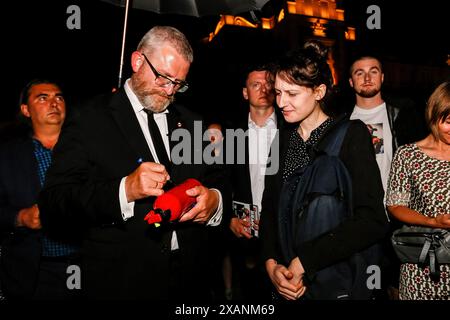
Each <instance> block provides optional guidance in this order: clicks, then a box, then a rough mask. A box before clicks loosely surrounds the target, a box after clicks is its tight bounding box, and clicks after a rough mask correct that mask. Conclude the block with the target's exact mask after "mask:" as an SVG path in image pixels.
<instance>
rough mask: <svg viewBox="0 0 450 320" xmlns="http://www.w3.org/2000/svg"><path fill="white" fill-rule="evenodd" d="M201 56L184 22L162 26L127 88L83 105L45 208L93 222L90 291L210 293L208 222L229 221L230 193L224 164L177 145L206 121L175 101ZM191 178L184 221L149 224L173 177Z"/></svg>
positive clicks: (87, 264) (87, 263)
mask: <svg viewBox="0 0 450 320" xmlns="http://www.w3.org/2000/svg"><path fill="white" fill-rule="evenodd" d="M192 60H193V51H192V48H191V46H190V45H189V42H188V41H187V39H186V38H185V36H184V35H183V34H182V33H181V32H180V31H178V30H177V29H175V28H172V27H161V26H158V27H154V28H152V29H151V30H150V31H149V32H147V34H145V35H144V37H143V38H142V40H141V42H140V43H139V45H138V48H137V51H135V52H133V54H132V56H131V66H132V70H133V75H132V76H131V78H130V79H128V80H127V81H126V83H125V85H124V88H123V89H121V90H119V91H118V92H117V93H114V94H112V95H108V96H102V97H99V98H96V99H94V100H93V101H91V102H90V103H88V104H87V105H86V106H85V107H84V108H81V109H79V112H78V114H76V115H75V116H74V117H73V119H71V120H69V121H68V122H67V126H66V128H64V130H63V133H62V136H61V140H60V142H59V144H58V145H57V147H56V148H55V152H54V162H53V166H52V167H51V168H50V169H49V172H48V177H47V181H46V185H45V187H44V190H43V192H42V195H41V198H40V206H41V207H42V215H47V217H48V219H49V220H58V221H65V222H66V223H71V220H73V219H76V220H77V221H78V220H80V219H81V220H83V221H84V222H85V225H86V226H87V227H88V231H87V233H86V239H85V246H84V248H83V253H84V255H83V264H82V268H81V275H82V284H83V286H84V287H83V289H84V290H85V293H86V296H87V297H88V298H89V299H152V300H169V299H170V301H189V300H196V299H197V300H198V299H201V301H205V300H206V299H208V298H209V297H208V294H209V293H210V290H209V288H208V282H209V281H208V276H207V272H206V271H207V263H208V260H209V252H208V251H207V245H208V232H207V228H208V227H214V226H217V225H219V224H220V223H221V220H222V211H223V207H222V204H227V203H229V201H230V200H229V195H228V194H229V192H228V191H227V190H228V189H229V188H228V187H227V185H226V183H227V179H225V177H224V174H223V172H224V171H223V170H222V168H221V167H220V166H218V165H211V166H206V165H205V164H204V163H200V164H197V163H194V152H202V150H194V145H197V143H194V141H192V143H191V146H190V147H189V148H190V150H185V151H190V152H187V153H188V154H189V153H190V159H189V161H183V162H182V163H181V164H179V161H174V160H175V159H174V157H176V156H177V154H175V152H174V153H173V154H171V150H172V148H173V147H174V142H173V141H171V139H170V137H171V135H172V132H173V131H174V130H176V129H185V130H187V131H188V132H189V133H190V134H191V135H190V136H191V139H193V137H194V134H193V133H194V121H195V120H200V118H199V117H198V116H197V115H195V114H194V113H192V112H191V111H189V110H188V109H186V108H184V107H182V106H180V105H177V104H174V103H173V102H174V96H175V94H176V93H177V92H184V91H186V90H187V89H188V84H187V83H186V81H185V80H186V76H187V74H188V71H189V67H190V64H191V63H192ZM199 138H200V139H201V138H202V137H199ZM175 142H176V141H175ZM200 145H201V144H200ZM184 156H185V155H184ZM183 159H184V158H183ZM187 178H196V179H198V180H199V181H200V182H201V183H202V184H203V186H198V187H194V188H192V189H189V190H187V191H186V193H187V194H188V195H189V196H192V197H195V198H196V205H195V206H194V207H193V208H192V209H190V210H189V211H188V212H186V213H185V214H184V215H183V216H182V217H181V219H180V221H179V222H176V223H163V224H161V225H160V226H159V227H156V226H154V225H148V224H147V222H146V221H144V217H145V216H146V214H147V213H148V212H149V211H150V210H151V209H152V208H153V203H154V201H155V199H156V197H157V196H160V195H162V194H163V193H164V192H165V191H167V189H168V188H169V184H168V182H171V183H172V182H173V183H175V184H179V183H182V182H183V181H184V180H186V179H187ZM61 212H62V215H63V216H61ZM58 214H59V215H60V216H57V215H58Z"/></svg>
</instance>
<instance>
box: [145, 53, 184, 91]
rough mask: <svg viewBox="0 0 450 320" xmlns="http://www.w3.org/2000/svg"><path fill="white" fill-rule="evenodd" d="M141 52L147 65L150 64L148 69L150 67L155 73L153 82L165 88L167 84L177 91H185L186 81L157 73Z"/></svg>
mask: <svg viewBox="0 0 450 320" xmlns="http://www.w3.org/2000/svg"><path fill="white" fill-rule="evenodd" d="M141 54H142V55H143V56H144V58H145V61H147V63H148V65H149V66H150V69H152V72H153V74H154V75H155V83H156V84H157V85H158V86H160V87H164V88H167V87H168V86H170V85H171V86H173V88H174V90H176V91H177V92H185V91H186V90H187V89H188V88H189V84H188V83H187V82H186V81H182V80H172V79H170V78H169V77H168V76H165V75H163V74H161V73H159V72H158V71H157V70H156V69H155V67H154V66H153V65H152V63H151V62H150V60H148V58H147V57H146V56H145V54H143V53H141Z"/></svg>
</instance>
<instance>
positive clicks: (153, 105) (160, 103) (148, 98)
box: [131, 74, 175, 113]
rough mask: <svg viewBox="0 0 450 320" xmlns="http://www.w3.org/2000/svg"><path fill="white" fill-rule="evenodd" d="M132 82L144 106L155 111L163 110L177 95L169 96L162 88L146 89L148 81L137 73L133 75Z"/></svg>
mask: <svg viewBox="0 0 450 320" xmlns="http://www.w3.org/2000/svg"><path fill="white" fill-rule="evenodd" d="M131 84H132V87H133V91H134V93H135V94H136V96H137V98H138V99H139V102H140V103H141V104H142V106H143V107H144V108H145V109H146V110H150V111H152V112H153V113H160V112H163V111H164V110H166V109H167V107H168V106H169V105H170V104H171V103H173V102H174V101H175V96H168V95H166V94H165V92H164V91H162V90H161V91H159V90H155V89H153V90H151V89H150V90H148V89H146V88H145V87H146V82H145V81H142V80H141V79H140V78H139V77H138V76H136V74H135V77H132V79H131Z"/></svg>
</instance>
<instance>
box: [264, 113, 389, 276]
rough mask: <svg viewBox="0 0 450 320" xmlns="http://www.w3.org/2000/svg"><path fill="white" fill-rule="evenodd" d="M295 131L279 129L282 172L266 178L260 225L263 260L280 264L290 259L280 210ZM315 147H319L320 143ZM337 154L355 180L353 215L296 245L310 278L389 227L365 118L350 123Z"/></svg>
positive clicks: (383, 233)
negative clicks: (281, 235) (282, 242)
mask: <svg viewBox="0 0 450 320" xmlns="http://www.w3.org/2000/svg"><path fill="white" fill-rule="evenodd" d="M291 130H292V128H286V130H282V131H281V132H280V169H279V171H278V174H276V175H272V176H266V182H265V190H264V196H263V205H262V207H263V211H262V213H261V225H260V232H261V239H262V242H263V256H264V259H265V260H267V259H270V258H273V259H275V260H277V261H279V262H281V263H286V262H283V261H282V258H281V253H280V247H279V244H278V219H277V208H278V201H279V194H280V190H281V186H282V183H283V181H282V172H283V167H284V161H285V158H286V152H287V148H288V141H289V135H290V134H291V132H292V131H291ZM329 130H331V128H329ZM325 134H326V133H325ZM321 141H323V140H321ZM317 148H318V149H319V150H320V148H321V145H320V142H319V145H318V146H317ZM339 156H340V158H341V160H342V162H343V163H344V165H345V166H346V167H347V169H348V171H349V173H350V176H351V179H352V190H353V196H352V197H353V218H351V219H349V220H347V221H346V222H344V223H342V224H341V225H339V226H338V227H337V228H335V229H333V230H330V231H329V232H327V233H325V234H323V235H321V236H319V237H317V238H315V239H313V240H311V241H307V242H305V243H303V244H302V245H301V246H300V247H299V248H298V250H297V252H299V253H300V254H299V258H300V261H301V263H302V264H303V267H304V269H305V272H306V274H305V275H306V277H307V278H308V279H309V280H311V279H312V278H313V276H314V274H315V273H316V272H317V271H318V270H321V269H323V268H325V267H327V266H330V265H332V264H335V263H336V262H338V261H340V260H343V259H345V258H348V257H350V256H351V255H352V254H353V253H356V252H359V251H361V250H362V249H364V248H366V247H368V246H370V245H371V244H374V243H376V242H377V241H379V240H381V239H382V238H383V237H384V236H385V234H386V232H387V228H388V220H387V217H386V213H385V210H384V205H383V187H382V184H381V178H380V173H379V170H378V166H377V163H376V160H375V154H374V150H373V146H372V143H371V138H370V134H369V132H368V130H367V128H366V126H365V125H364V124H363V123H362V122H361V121H359V120H357V121H351V124H350V126H349V128H348V131H347V133H346V136H345V138H344V141H343V144H342V148H341V151H340V154H339Z"/></svg>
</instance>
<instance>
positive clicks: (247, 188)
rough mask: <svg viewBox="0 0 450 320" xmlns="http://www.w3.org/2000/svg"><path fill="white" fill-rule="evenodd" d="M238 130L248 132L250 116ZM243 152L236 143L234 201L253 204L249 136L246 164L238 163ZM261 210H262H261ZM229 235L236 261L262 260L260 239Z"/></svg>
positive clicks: (279, 123) (280, 125)
mask: <svg viewBox="0 0 450 320" xmlns="http://www.w3.org/2000/svg"><path fill="white" fill-rule="evenodd" d="M275 113H276V120H277V128H278V129H280V128H283V126H284V119H283V116H282V114H281V113H280V112H278V111H277V110H275ZM235 129H237V130H239V129H240V130H243V131H244V132H246V131H247V130H248V129H249V128H248V114H247V117H246V118H245V119H243V121H241V122H240V123H239V124H238V125H237V126H236V128H235ZM240 152H241V151H240V150H239V146H238V144H237V142H236V141H235V144H234V155H235V161H234V163H233V165H232V166H231V181H232V182H233V183H232V190H233V200H234V201H238V202H243V203H249V204H252V203H253V195H252V184H251V178H250V167H249V139H248V136H246V138H245V148H244V152H245V154H244V155H245V162H244V163H238V162H237V159H236V157H242V155H241V154H239V153H240ZM259 210H261V208H259ZM233 217H235V215H234V212H230V214H229V215H228V216H227V223H228V225H229V224H230V222H231V219H232V218H233ZM228 233H229V234H230V236H231V239H232V242H231V245H232V246H231V247H232V252H233V256H235V257H234V259H237V260H238V261H241V262H240V263H242V264H243V265H244V262H243V260H242V259H243V258H245V257H253V259H255V260H257V261H258V260H260V257H259V256H260V244H259V239H258V238H255V237H253V238H252V239H250V240H249V239H247V238H244V237H243V238H237V237H236V236H235V235H234V234H233V233H232V232H230V230H228Z"/></svg>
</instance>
